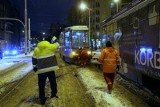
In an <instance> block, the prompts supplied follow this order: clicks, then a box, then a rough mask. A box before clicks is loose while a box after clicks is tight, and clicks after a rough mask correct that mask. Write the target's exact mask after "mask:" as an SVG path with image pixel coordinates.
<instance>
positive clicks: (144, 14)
mask: <svg viewBox="0 0 160 107" xmlns="http://www.w3.org/2000/svg"><path fill="white" fill-rule="evenodd" d="M147 16H148V13H147V7H144V8H142V9H140V10H139V11H138V18H139V20H146V19H147Z"/></svg>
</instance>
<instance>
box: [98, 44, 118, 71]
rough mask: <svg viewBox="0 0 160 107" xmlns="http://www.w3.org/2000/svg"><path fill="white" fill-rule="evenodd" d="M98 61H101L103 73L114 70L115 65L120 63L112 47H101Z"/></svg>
mask: <svg viewBox="0 0 160 107" xmlns="http://www.w3.org/2000/svg"><path fill="white" fill-rule="evenodd" d="M98 61H99V62H100V63H103V72H105V73H114V72H116V66H117V65H118V64H120V58H119V55H118V52H117V51H116V49H114V48H112V47H108V48H105V49H103V51H102V53H101V55H100V57H99V60H98Z"/></svg>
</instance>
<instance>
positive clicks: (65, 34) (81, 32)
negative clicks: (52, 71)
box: [59, 25, 91, 63]
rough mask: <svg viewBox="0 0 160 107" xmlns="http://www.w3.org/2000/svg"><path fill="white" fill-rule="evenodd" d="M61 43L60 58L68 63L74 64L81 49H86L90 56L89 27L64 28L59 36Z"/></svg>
mask: <svg viewBox="0 0 160 107" xmlns="http://www.w3.org/2000/svg"><path fill="white" fill-rule="evenodd" d="M59 42H60V49H59V52H60V56H61V57H62V58H63V60H65V61H66V62H69V63H72V62H73V57H75V56H76V55H77V54H76V52H77V51H78V50H79V49H80V48H84V49H86V50H87V51H88V54H91V52H90V47H89V36H88V27H87V26H83V25H75V26H70V27H66V28H64V30H63V31H62V32H61V34H60V36H59Z"/></svg>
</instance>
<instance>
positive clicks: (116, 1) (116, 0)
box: [114, 0, 119, 12]
mask: <svg viewBox="0 0 160 107" xmlns="http://www.w3.org/2000/svg"><path fill="white" fill-rule="evenodd" d="M114 2H115V3H116V4H117V12H118V2H119V0H114Z"/></svg>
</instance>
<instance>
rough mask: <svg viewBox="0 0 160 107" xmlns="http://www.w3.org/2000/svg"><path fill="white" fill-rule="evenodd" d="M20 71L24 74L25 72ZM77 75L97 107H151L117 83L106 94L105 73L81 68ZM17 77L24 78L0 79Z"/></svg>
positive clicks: (9, 64)
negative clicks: (110, 91) (109, 92)
mask: <svg viewBox="0 0 160 107" xmlns="http://www.w3.org/2000/svg"><path fill="white" fill-rule="evenodd" d="M30 55H32V54H30ZM22 56H23V55H20V57H22ZM14 64H15V63H1V64H0V67H1V66H2V69H3V68H7V67H9V66H12V65H14ZM2 69H1V70H2ZM31 69H32V66H31V64H30V66H27V67H26V71H27V70H28V71H29V70H31ZM20 71H21V72H22V71H24V70H20ZM77 73H78V76H79V77H80V80H81V81H82V82H83V83H84V86H85V87H86V89H87V92H86V94H88V95H90V96H91V97H92V99H93V101H94V103H95V106H96V107H149V106H148V105H147V104H146V103H145V102H143V101H142V100H141V99H140V98H138V97H137V96H135V95H134V94H132V93H131V92H129V91H128V90H126V89H125V88H124V87H122V86H120V85H118V83H117V82H116V81H115V85H114V89H113V91H112V94H108V93H107V92H106V87H107V85H106V83H105V81H104V78H103V73H102V72H101V71H97V70H95V69H88V68H79V69H77ZM15 77H16V78H18V77H22V75H20V72H19V73H14V74H12V76H7V77H3V78H2V77H0V81H1V80H2V79H4V78H5V79H6V80H5V81H8V82H9V81H13V80H14V79H15ZM7 78H8V79H7ZM0 91H2V90H0ZM0 93H1V92H0Z"/></svg>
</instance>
